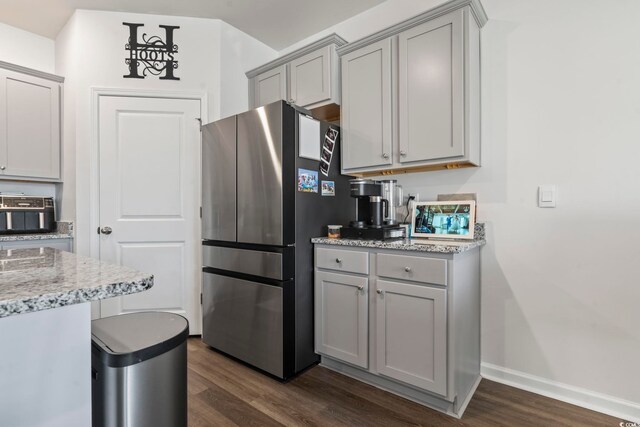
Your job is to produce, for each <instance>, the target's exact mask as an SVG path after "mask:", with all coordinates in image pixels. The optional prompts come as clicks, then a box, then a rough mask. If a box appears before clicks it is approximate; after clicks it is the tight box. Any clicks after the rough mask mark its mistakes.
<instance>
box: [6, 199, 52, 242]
mask: <svg viewBox="0 0 640 427" xmlns="http://www.w3.org/2000/svg"><path fill="white" fill-rule="evenodd" d="M55 230H56V214H55V207H54V203H53V197H37V196H0V234H30V233H51V232H53V231H55Z"/></svg>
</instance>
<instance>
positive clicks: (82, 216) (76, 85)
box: [56, 10, 276, 255]
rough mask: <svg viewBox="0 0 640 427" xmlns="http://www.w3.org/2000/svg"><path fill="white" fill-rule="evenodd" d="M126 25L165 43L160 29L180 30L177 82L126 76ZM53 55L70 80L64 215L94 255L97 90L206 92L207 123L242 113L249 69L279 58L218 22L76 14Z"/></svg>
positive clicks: (82, 249) (82, 247)
mask: <svg viewBox="0 0 640 427" xmlns="http://www.w3.org/2000/svg"><path fill="white" fill-rule="evenodd" d="M123 22H135V23H143V24H144V25H145V26H144V27H142V28H141V29H139V36H141V35H142V33H143V32H147V33H148V34H150V35H160V36H161V37H163V38H164V30H161V29H160V28H158V25H177V26H180V29H177V30H175V32H174V41H175V43H176V44H177V45H178V54H177V56H176V58H177V60H178V65H179V66H178V68H177V69H176V70H175V75H176V76H177V77H179V78H180V80H176V81H171V80H159V79H158V77H156V76H148V77H147V78H145V79H130V78H124V77H123V75H125V74H128V69H127V66H126V64H125V62H124V61H125V56H126V55H125V50H124V45H125V44H126V43H127V40H128V37H129V32H128V27H125V26H124V25H123V24H122V23H123ZM56 51H57V63H56V66H57V67H58V69H59V70H64V71H65V75H66V77H67V80H66V82H65V91H66V98H67V99H66V104H65V107H66V114H67V117H66V118H65V126H64V128H65V171H64V174H65V188H64V190H63V192H62V204H63V215H64V216H65V218H69V219H70V218H75V220H76V250H77V252H78V253H80V254H85V255H88V254H92V251H91V235H92V234H91V233H92V231H93V225H95V224H92V222H91V209H92V208H93V207H95V200H94V201H92V197H94V198H95V197H97V194H95V192H94V187H92V186H93V185H95V184H96V183H95V181H92V179H91V177H92V176H94V175H95V174H92V170H91V168H92V166H91V164H92V163H91V162H92V161H93V159H95V153H94V152H92V148H91V138H92V136H93V133H92V132H93V128H92V126H93V124H92V117H91V109H92V104H91V102H92V99H91V91H92V88H110V89H129V90H131V89H135V90H142V91H157V92H162V91H171V92H176V91H179V92H189V93H202V94H205V95H206V97H207V101H206V105H204V106H203V111H206V112H207V114H206V115H205V116H204V117H203V118H202V119H203V122H205V123H207V122H210V121H213V120H216V119H217V118H220V117H221V114H222V113H225V114H231V113H233V112H237V111H239V110H242V109H245V108H246V102H247V84H246V77H245V76H244V71H246V70H247V69H249V68H251V67H253V66H255V65H254V64H255V63H256V62H258V63H260V62H261V61H268V60H269V59H272V58H273V57H275V56H276V52H275V51H273V50H272V49H270V48H268V47H267V46H265V45H263V44H262V43H259V42H257V41H255V40H253V39H252V38H251V37H249V36H247V35H246V34H244V33H242V32H240V31H239V30H237V29H235V28H234V27H231V26H229V25H226V24H223V23H222V22H221V21H219V20H212V19H199V18H187V17H170V16H159V15H146V14H144V15H143V14H131V13H120V12H101V11H88V10H78V11H76V12H75V14H74V15H73V17H72V18H71V19H70V20H69V22H68V23H67V25H66V26H65V28H64V29H63V31H62V32H61V33H60V35H59V36H58V38H57V40H56ZM245 66H246V67H247V68H244V67H245ZM222 75H225V79H223V78H222ZM94 167H95V166H94ZM67 181H68V182H74V183H75V184H74V187H75V189H74V190H73V189H71V188H69V187H71V186H69V187H67V184H66V182H67ZM74 197H75V200H73V198H74ZM92 255H97V254H95V253H93V254H92Z"/></svg>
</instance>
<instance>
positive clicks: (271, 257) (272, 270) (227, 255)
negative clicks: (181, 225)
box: [202, 245, 286, 280]
mask: <svg viewBox="0 0 640 427" xmlns="http://www.w3.org/2000/svg"><path fill="white" fill-rule="evenodd" d="M202 262H203V265H205V266H207V267H211V268H217V269H220V270H228V271H236V272H238V273H244V274H250V275H252V276H260V277H267V278H269V279H275V280H283V279H286V278H285V277H283V257H282V254H281V253H277V252H264V251H256V250H248V249H237V248H228V247H221V246H207V245H204V246H202Z"/></svg>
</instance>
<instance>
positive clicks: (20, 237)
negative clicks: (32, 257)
mask: <svg viewBox="0 0 640 427" xmlns="http://www.w3.org/2000/svg"><path fill="white" fill-rule="evenodd" d="M54 239H73V234H71V233H44V234H6V235H3V236H0V243H2V242H26V241H33V240H54Z"/></svg>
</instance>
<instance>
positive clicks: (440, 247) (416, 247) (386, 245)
mask: <svg viewBox="0 0 640 427" xmlns="http://www.w3.org/2000/svg"><path fill="white" fill-rule="evenodd" d="M484 236H485V234H484V224H482V223H479V224H476V225H475V229H474V239H473V240H453V239H449V240H445V239H440V240H438V239H403V240H387V241H382V240H361V239H330V238H328V237H316V238H313V239H311V243H314V244H321V245H335V246H351V247H361V248H376V249H396V250H399V251H413V252H435V253H444V254H459V253H462V252H465V251H468V250H470V249H473V248H477V247H479V246H484V245H485V244H486V243H487V241H486V240H485V237H484Z"/></svg>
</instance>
